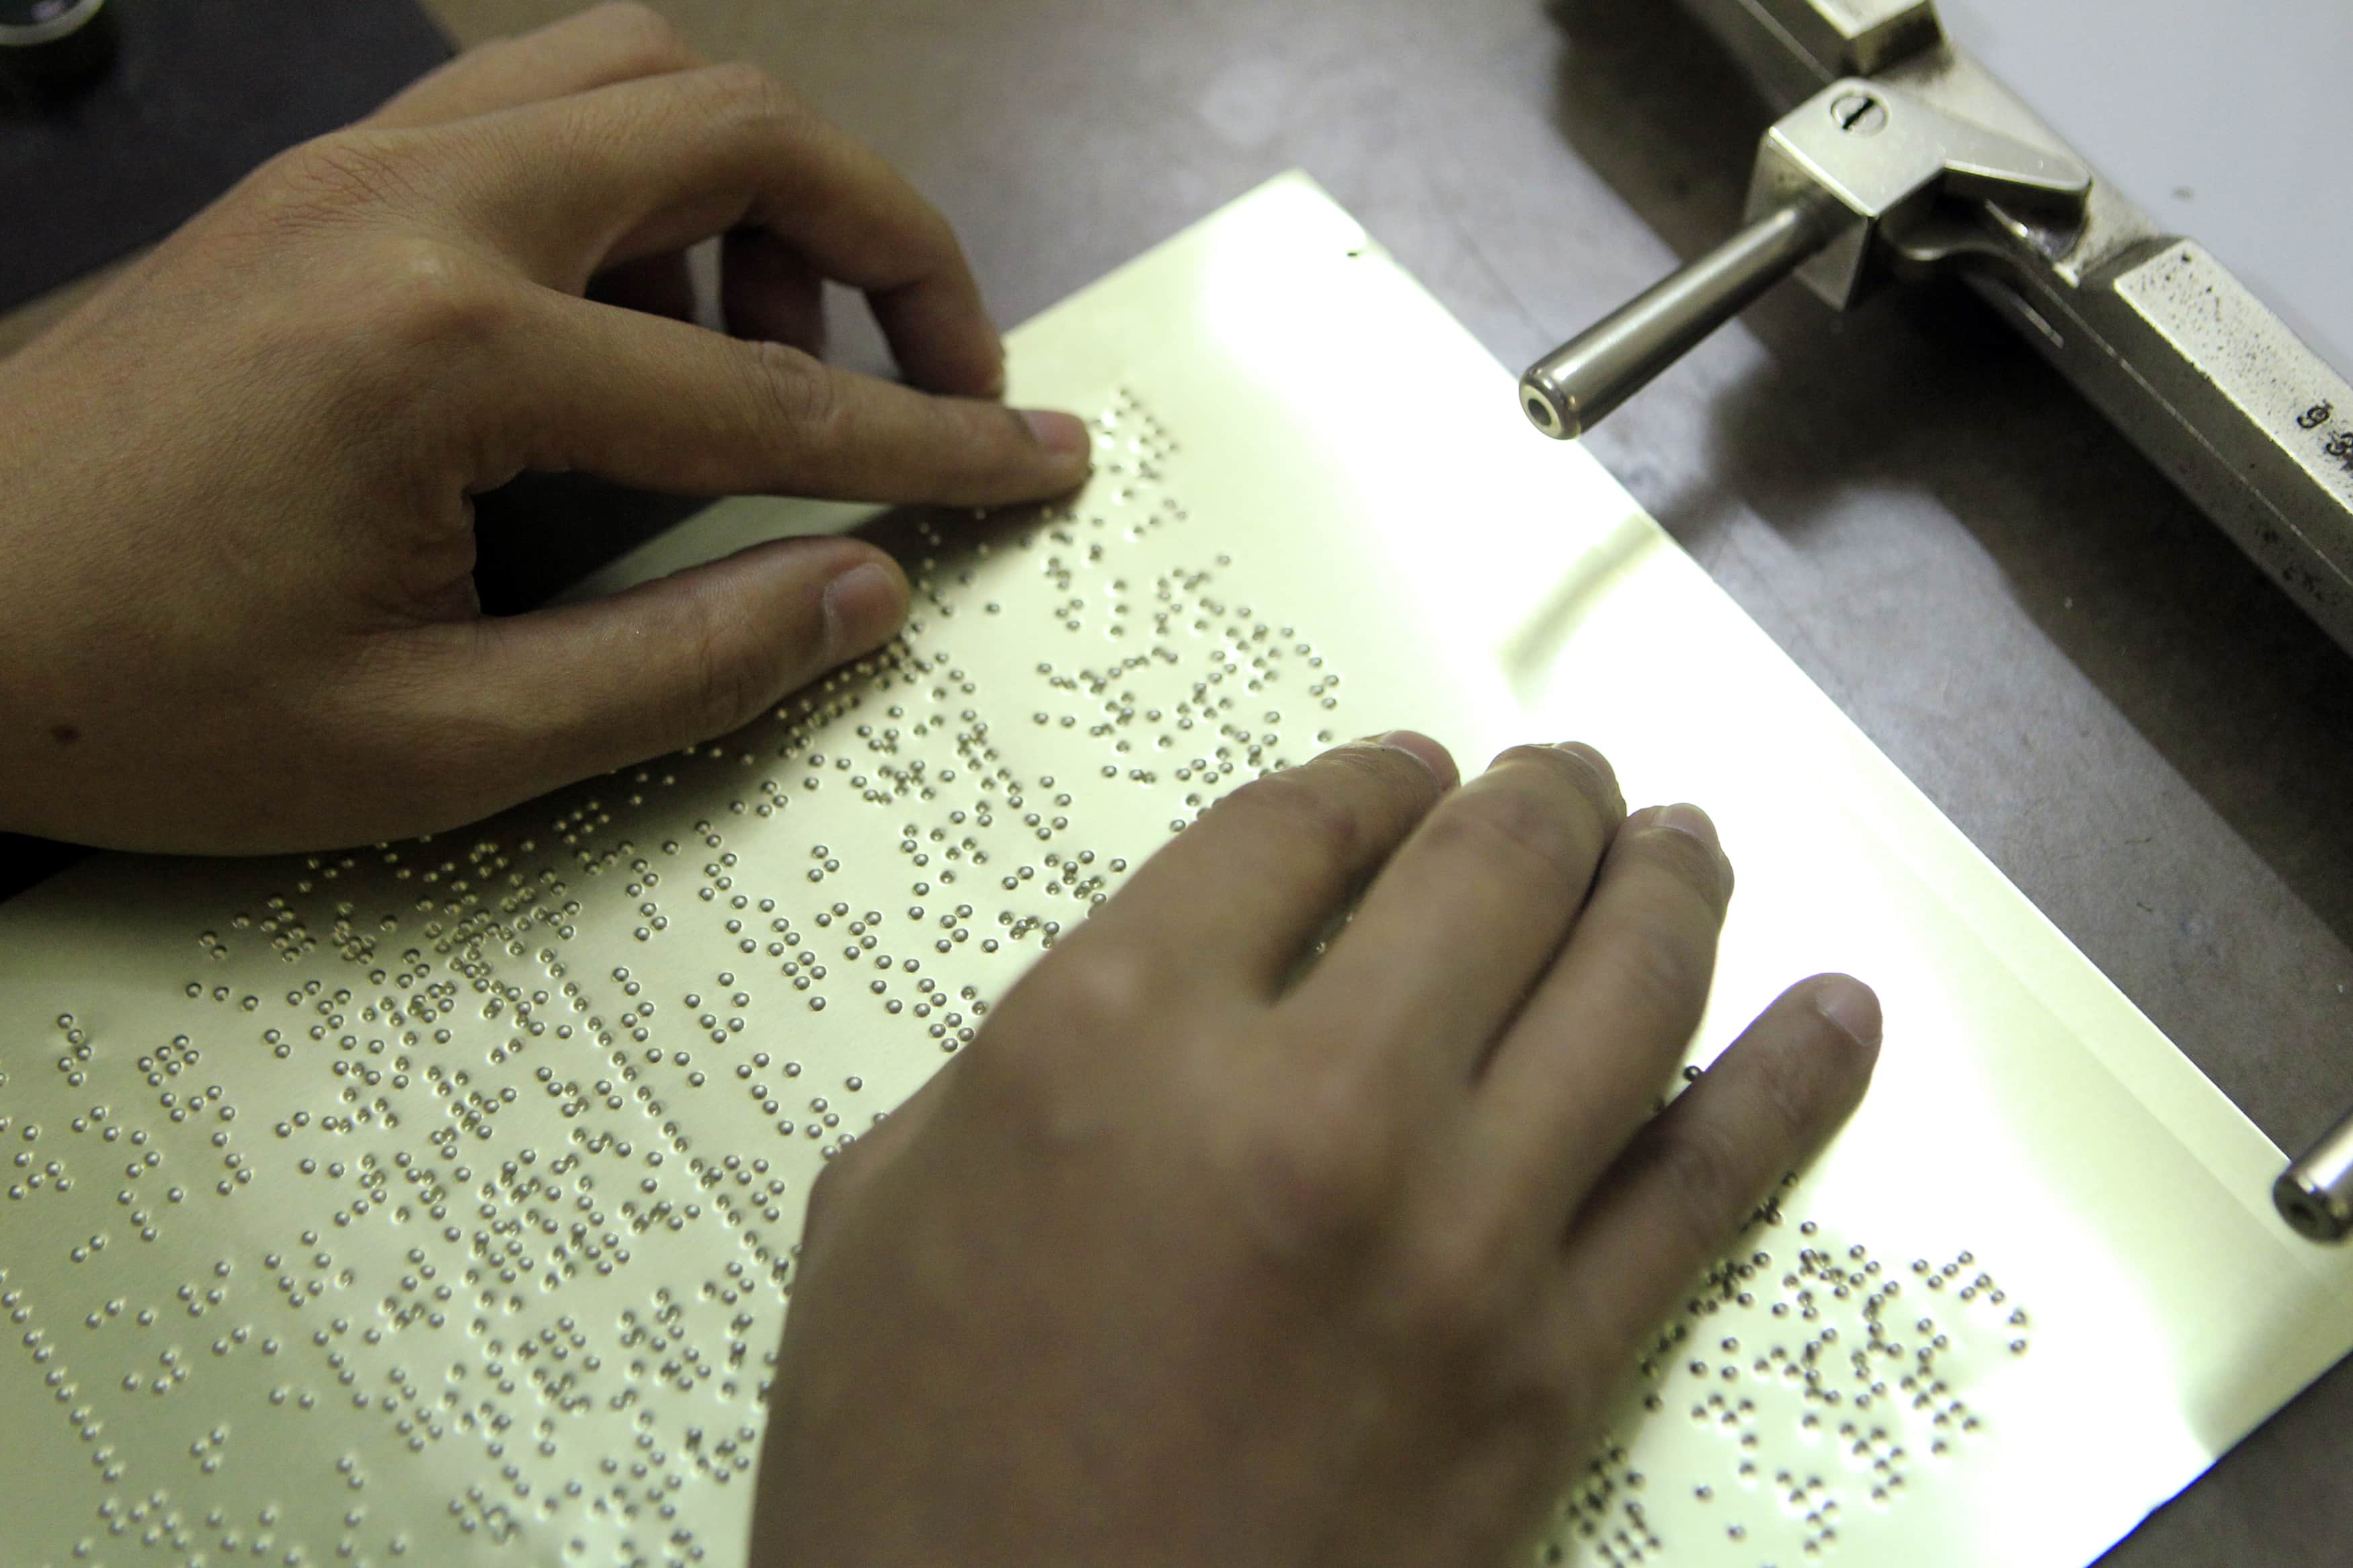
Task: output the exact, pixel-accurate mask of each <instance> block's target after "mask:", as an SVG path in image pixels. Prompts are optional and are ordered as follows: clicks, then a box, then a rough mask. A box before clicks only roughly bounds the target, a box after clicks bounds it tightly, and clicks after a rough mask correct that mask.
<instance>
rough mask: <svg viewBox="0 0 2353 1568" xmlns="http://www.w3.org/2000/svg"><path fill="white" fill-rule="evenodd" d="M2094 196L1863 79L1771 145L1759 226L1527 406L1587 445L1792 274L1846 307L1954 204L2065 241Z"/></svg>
mask: <svg viewBox="0 0 2353 1568" xmlns="http://www.w3.org/2000/svg"><path fill="white" fill-rule="evenodd" d="M2091 184H2092V177H2091V173H2090V171H2089V170H2087V169H2085V168H2084V166H2083V165H2082V164H2081V163H2076V162H2075V161H2073V159H2071V158H2069V157H2067V156H2065V155H2064V154H2062V153H2051V152H2046V151H2044V150H2042V149H2041V148H2039V147H2036V146H2034V145H2033V144H2031V143H2030V142H2022V141H2021V140H2019V139H2018V138H2016V137H2013V136H2008V135H2005V134H2003V133H2002V132H1998V131H1992V130H1989V129H1987V128H1986V127H1984V126H1981V125H1978V124H1975V123H1973V122H1972V121H1967V120H1964V119H1961V118H1960V117H1958V116H1956V115H1952V114H1947V113H1946V112H1944V111H1942V110H1938V109H1936V108H1935V107H1934V106H1933V105H1931V104H1928V103H1926V102H1924V101H1922V100H1918V99H1915V98H1914V97H1912V96H1911V95H1909V94H1907V93H1905V92H1901V91H1898V90H1896V89H1891V88H1886V87H1882V86H1879V85H1877V84H1874V83H1873V82H1870V81H1867V80H1864V79H1860V78H1850V79H1846V80H1844V81H1839V82H1834V83H1832V84H1831V86H1829V87H1826V88H1824V89H1822V90H1821V91H1820V92H1818V93H1816V94H1815V95H1814V96H1813V97H1812V98H1810V99H1809V100H1807V101H1806V102H1805V103H1803V104H1801V105H1799V107H1798V109H1796V110H1793V111H1792V112H1791V113H1790V114H1788V116H1787V117H1786V118H1784V119H1783V120H1782V121H1781V122H1780V123H1779V124H1778V125H1776V126H1774V127H1773V129H1772V130H1771V131H1769V132H1767V133H1766V136H1765V140H1764V142H1763V144H1762V145H1761V146H1759V148H1758V149H1757V170H1756V174H1755V176H1754V179H1753V181H1752V184H1751V185H1750V189H1749V195H1748V220H1749V223H1748V226H1747V227H1746V229H1744V230H1742V232H1741V233H1739V234H1738V235H1736V236H1735V237H1733V238H1732V239H1731V240H1730V241H1729V242H1728V243H1726V244H1725V245H1724V246H1723V247H1720V248H1718V249H1717V250H1715V251H1714V252H1712V253H1711V254H1709V255H1707V256H1705V257H1704V258H1701V259H1699V260H1698V261H1695V262H1693V263H1692V264H1691V265H1690V266H1689V267H1686V268H1683V270H1682V271H1680V272H1678V273H1676V274H1675V275H1674V276H1673V277H1672V278H1670V279H1667V280H1666V281H1665V282H1663V283H1662V284H1660V285H1658V286H1657V287H1656V288H1654V289H1651V291H1650V292H1648V293H1646V294H1644V295H1643V296H1642V297H1641V299H1639V300H1635V301H1634V302H1633V303H1632V304H1630V305H1628V306H1626V307H1625V308H1623V309H1622V310H1619V311H1617V312H1616V313H1615V314H1613V315H1611V316H1610V317H1609V318H1608V319H1607V320H1605V321H1602V322H1601V323H1600V324H1599V325H1598V326H1596V327H1593V328H1591V329H1590V330H1588V331H1586V332H1584V333H1583V334H1581V335H1580V336H1578V337H1577V338H1576V339H1574V340H1572V341H1571V342H1568V343H1567V344H1565V345H1563V346H1562V347H1560V348H1559V349H1556V350H1555V351H1554V352H1553V353H1550V354H1547V355H1546V356H1545V358H1543V359H1542V360H1539V361H1538V362H1537V363H1535V365H1533V366H1532V367H1530V368H1529V370H1528V372H1527V374H1526V375H1525V376H1524V377H1523V378H1522V382H1521V403H1522V405H1523V406H1524V407H1525V409H1526V411H1527V415H1528V417H1529V419H1531V420H1532V421H1533V422H1534V423H1535V426H1536V427H1537V428H1538V429H1540V430H1542V431H1544V432H1545V434H1546V435H1548V436H1554V437H1560V438H1562V439H1564V440H1565V439H1567V438H1569V437H1574V436H1577V435H1580V434H1582V433H1583V432H1584V431H1585V430H1587V429H1589V428H1591V427H1592V426H1593V425H1594V424H1596V423H1597V422H1598V421H1599V420H1600V419H1601V418H1602V417H1604V416H1606V415H1608V414H1609V411H1610V410H1611V409H1613V408H1615V407H1617V406H1618V405H1619V404H1620V403H1622V402H1624V401H1625V400H1626V399H1627V398H1628V397H1630V396H1631V395H1633V394H1634V393H1636V392H1637V391H1639V390H1641V387H1642V385H1643V384H1645V383H1647V382H1648V381H1650V379H1651V377H1652V376H1654V375H1656V374H1658V373H1659V372H1661V371H1662V370H1664V369H1665V368H1666V367H1667V366H1668V365H1670V364H1672V363H1674V361H1675V360H1676V359H1678V358H1679V357H1681V356H1682V354H1683V352H1684V351H1685V350H1687V349H1689V348H1690V347H1691V346H1692V345H1694V343H1697V342H1699V341H1700V340H1701V339H1703V338H1704V337H1706V336H1707V335H1708V334H1709V333H1710V332H1712V331H1715V329H1716V328H1717V327H1719V326H1722V325H1723V324H1724V323H1725V321H1730V320H1731V319H1732V317H1733V316H1734V315H1736V314H1737V313H1738V312H1739V310H1741V309H1742V308H1743V307H1744V306H1746V304H1747V303H1748V302H1749V301H1750V300H1754V299H1755V298H1757V295H1759V294H1761V293H1763V292H1764V291H1765V290H1766V289H1769V288H1770V287H1772V286H1773V285H1774V284H1775V283H1777V282H1778V281H1780V279H1783V278H1785V277H1788V276H1789V275H1790V274H1792V273H1796V274H1797V275H1798V276H1799V277H1800V278H1802V279H1805V281H1806V284H1807V286H1808V287H1809V288H1810V289H1813V290H1814V292H1815V293H1817V294H1819V295H1820V296H1821V297H1822V299H1823V300H1826V301H1828V302H1829V303H1830V304H1831V305H1833V306H1836V307H1837V308H1839V309H1841V310H1844V309H1846V308H1848V307H1850V306H1852V304H1854V303H1855V302H1856V301H1857V300H1860V299H1862V297H1863V296H1864V295H1865V294H1866V293H1868V292H1869V291H1870V289H1872V288H1873V286H1875V285H1876V284H1877V283H1878V282H1879V281H1880V280H1881V279H1883V277H1885V276H1889V275H1891V272H1892V268H1890V266H1889V265H1888V262H1889V258H1890V257H1891V256H1892V255H1894V254H1896V253H1895V252H1893V251H1891V250H1890V249H1889V248H1888V247H1889V246H1891V245H1893V244H1894V243H1895V242H1896V241H1898V240H1899V239H1900V238H1901V237H1903V236H1905V235H1906V234H1909V233H1910V232H1911V231H1912V230H1913V229H1915V227H1917V226H1920V225H1921V224H1922V223H1923V222H1925V221H1926V219H1927V218H1928V217H1929V216H1930V215H1931V214H1933V213H1934V212H1935V210H1936V205H1937V204H1938V203H1939V202H1940V201H1941V200H1943V199H1945V198H1947V197H1957V198H1976V199H1980V200H1984V201H1987V202H1989V203H1991V202H1998V203H2000V204H2002V205H2003V206H2004V207H2005V208H2006V209H2009V210H2012V211H2015V212H2016V213H2018V214H2019V215H2021V219H2020V221H2033V222H2037V223H2042V224H2046V225H2051V226H2055V229H2054V232H2063V231H2064V230H2065V229H2067V228H2071V227H2073V226H2075V225H2078V224H2080V223H2081V222H2082V220H2083V214H2084V201H2085V198H2086V197H2087V196H2088V195H2089V194H2090V190H2091Z"/></svg>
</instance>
